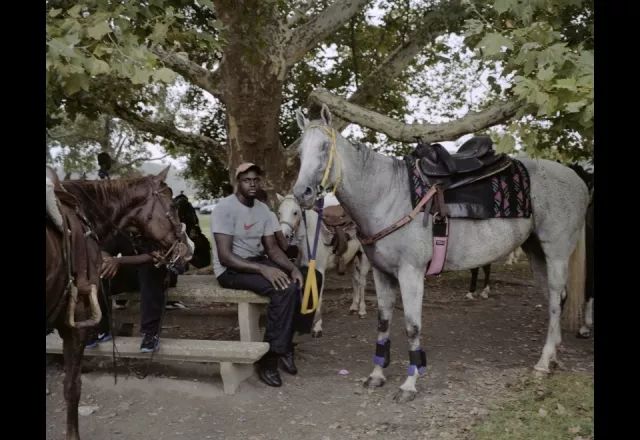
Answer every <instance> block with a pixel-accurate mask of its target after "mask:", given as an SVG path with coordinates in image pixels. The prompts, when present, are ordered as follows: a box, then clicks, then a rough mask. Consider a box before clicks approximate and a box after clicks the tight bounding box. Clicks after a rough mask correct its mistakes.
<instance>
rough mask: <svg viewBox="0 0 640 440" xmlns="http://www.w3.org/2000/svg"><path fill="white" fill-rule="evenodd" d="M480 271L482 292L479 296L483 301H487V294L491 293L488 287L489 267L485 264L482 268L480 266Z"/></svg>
mask: <svg viewBox="0 0 640 440" xmlns="http://www.w3.org/2000/svg"><path fill="white" fill-rule="evenodd" d="M476 270H477V269H476ZM482 271H483V272H484V288H483V289H482V292H480V296H481V297H482V298H483V299H488V298H489V292H491V286H490V285H489V276H490V275H491V265H490V264H485V265H484V266H482Z"/></svg>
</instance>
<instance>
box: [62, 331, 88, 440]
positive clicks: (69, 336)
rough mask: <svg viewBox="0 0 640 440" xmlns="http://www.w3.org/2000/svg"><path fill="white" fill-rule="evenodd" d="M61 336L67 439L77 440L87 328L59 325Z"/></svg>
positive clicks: (78, 435)
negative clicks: (82, 365)
mask: <svg viewBox="0 0 640 440" xmlns="http://www.w3.org/2000/svg"><path fill="white" fill-rule="evenodd" d="M58 332H59V333H60V336H61V337H62V341H63V343H62V350H63V355H64V372H65V375H64V399H65V401H66V403H67V437H66V438H67V440H79V439H80V433H79V429H78V403H79V402H80V392H81V388H82V379H81V376H80V374H81V371H80V369H81V364H82V355H83V353H84V346H85V344H86V341H87V330H86V329H78V328H70V327H67V326H66V325H61V326H60V328H59V329H58Z"/></svg>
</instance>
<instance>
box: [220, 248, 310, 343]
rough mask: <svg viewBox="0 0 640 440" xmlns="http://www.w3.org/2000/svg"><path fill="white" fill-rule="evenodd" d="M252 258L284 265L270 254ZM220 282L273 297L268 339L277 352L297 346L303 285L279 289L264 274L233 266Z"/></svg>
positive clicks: (263, 262)
mask: <svg viewBox="0 0 640 440" xmlns="http://www.w3.org/2000/svg"><path fill="white" fill-rule="evenodd" d="M251 261H254V262H257V263H260V264H264V265H267V266H273V267H277V268H280V267H279V266H278V265H277V264H275V263H274V262H272V261H270V260H269V259H267V258H266V257H259V258H251ZM218 282H219V283H220V285H221V286H222V287H226V288H228V289H240V290H250V291H252V292H255V293H257V294H258V295H262V296H268V297H269V298H271V301H270V302H269V305H268V307H267V328H266V331H265V334H264V341H265V342H268V343H269V346H270V351H271V352H273V353H276V354H284V353H287V352H289V351H291V350H292V349H293V347H292V344H291V342H292V340H293V331H294V318H295V315H296V313H297V312H298V310H299V308H300V288H299V287H298V285H297V284H295V283H293V282H292V283H290V284H289V286H287V288H286V289H275V288H274V287H273V285H272V284H271V283H270V282H269V281H268V280H267V279H266V278H265V277H263V276H262V275H259V274H257V273H247V272H236V271H234V270H232V269H227V270H225V271H224V273H223V274H222V275H220V276H219V277H218Z"/></svg>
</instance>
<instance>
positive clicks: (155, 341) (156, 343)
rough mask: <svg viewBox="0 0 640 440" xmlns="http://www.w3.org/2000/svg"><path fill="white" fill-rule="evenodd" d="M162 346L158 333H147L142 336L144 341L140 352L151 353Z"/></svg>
mask: <svg viewBox="0 0 640 440" xmlns="http://www.w3.org/2000/svg"><path fill="white" fill-rule="evenodd" d="M159 348H160V338H159V337H158V335H152V334H150V333H145V334H144V335H143V337H142V343H141V344H140V352H141V353H151V352H154V351H158V349H159Z"/></svg>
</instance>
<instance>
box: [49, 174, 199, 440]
mask: <svg viewBox="0 0 640 440" xmlns="http://www.w3.org/2000/svg"><path fill="white" fill-rule="evenodd" d="M50 171H51V170H48V171H47V178H48V180H47V185H48V187H47V191H48V195H47V196H48V199H47V224H46V277H47V281H46V288H47V291H46V304H47V306H46V310H47V329H48V331H49V330H50V329H53V328H56V329H57V330H58V333H59V334H60V337H61V338H62V339H63V353H64V365H65V379H64V396H65V400H66V403H67V439H74V440H76V439H79V438H80V437H79V432H78V402H79V400H80V388H81V379H80V368H81V361H82V355H83V352H84V347H85V343H86V340H87V330H88V328H89V327H91V326H94V325H95V324H97V323H98V321H99V320H100V309H99V306H98V305H97V301H96V299H97V296H96V295H97V293H96V290H97V287H99V286H98V284H99V282H98V281H99V280H98V273H99V270H100V264H101V261H102V259H101V256H100V245H101V244H103V243H104V242H105V241H106V240H107V239H109V237H111V236H112V235H113V234H118V233H122V231H123V230H124V229H125V228H129V227H135V228H137V229H138V230H139V231H140V233H141V234H142V235H143V236H145V237H147V238H149V239H151V240H154V241H155V242H156V243H157V244H158V251H159V252H158V261H159V262H160V263H164V264H168V265H171V264H177V263H179V260H180V259H181V258H182V259H188V258H189V252H190V250H189V249H188V246H187V244H186V243H187V241H186V235H185V234H184V232H183V228H182V225H181V224H180V222H179V220H178V214H177V212H176V210H175V208H174V207H173V204H172V203H171V202H172V200H171V189H170V188H169V187H168V186H167V185H166V184H165V183H164V180H165V178H166V176H167V173H168V171H169V167H167V168H166V169H165V170H164V171H162V172H161V173H160V174H158V175H157V176H147V177H142V178H136V179H120V180H111V181H105V180H103V181H64V182H62V183H60V182H58V181H57V177H55V175H54V173H50ZM51 186H53V187H54V188H55V196H56V197H55V198H56V199H57V202H56V201H53V202H52V201H51V200H50V197H49V192H50V189H51ZM52 206H53V208H52ZM56 208H57V209H56ZM52 211H53V212H52ZM69 231H70V234H69ZM76 318H78V319H79V321H76Z"/></svg>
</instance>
